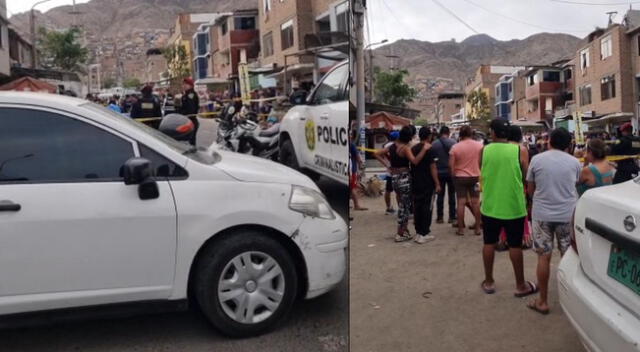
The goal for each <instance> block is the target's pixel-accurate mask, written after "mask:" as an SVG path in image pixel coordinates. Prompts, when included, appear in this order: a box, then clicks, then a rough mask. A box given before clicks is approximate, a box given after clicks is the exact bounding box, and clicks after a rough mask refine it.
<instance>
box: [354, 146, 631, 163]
mask: <svg viewBox="0 0 640 352" xmlns="http://www.w3.org/2000/svg"><path fill="white" fill-rule="evenodd" d="M358 149H359V150H364V151H365V152H369V153H375V152H377V151H378V150H382V149H371V148H363V147H358ZM638 158H640V154H638V155H609V156H607V161H620V160H624V159H638ZM578 160H580V162H584V158H578Z"/></svg>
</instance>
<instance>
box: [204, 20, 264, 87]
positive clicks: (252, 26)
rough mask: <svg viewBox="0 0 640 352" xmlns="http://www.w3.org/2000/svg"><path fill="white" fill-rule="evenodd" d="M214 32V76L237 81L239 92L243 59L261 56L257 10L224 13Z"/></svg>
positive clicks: (248, 59) (251, 59) (253, 60)
mask: <svg viewBox="0 0 640 352" xmlns="http://www.w3.org/2000/svg"><path fill="white" fill-rule="evenodd" d="M211 34H212V38H213V41H212V43H213V44H212V49H211V50H212V67H213V75H212V76H213V77H214V78H217V79H222V80H227V81H232V82H234V83H235V84H236V87H235V88H236V91H237V90H238V89H239V87H238V86H237V81H238V65H239V64H240V62H241V61H242V60H243V59H244V60H246V62H247V63H253V62H256V61H257V60H258V58H259V56H260V30H259V28H258V9H253V10H242V11H235V12H233V13H231V14H226V15H223V16H221V17H220V18H218V19H217V20H216V22H215V26H214V27H213V28H212V32H211ZM242 56H244V58H243V57H242Z"/></svg>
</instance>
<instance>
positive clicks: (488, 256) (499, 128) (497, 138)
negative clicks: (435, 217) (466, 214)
mask: <svg viewBox="0 0 640 352" xmlns="http://www.w3.org/2000/svg"><path fill="white" fill-rule="evenodd" d="M508 134H509V122H508V121H506V120H502V119H496V120H493V121H492V122H491V137H492V140H493V141H492V143H491V144H489V145H487V146H485V147H484V149H483V150H482V152H481V155H480V168H481V178H480V179H481V182H482V205H481V208H480V212H481V213H482V228H483V234H484V247H483V249H482V259H483V261H484V272H485V279H484V281H483V282H482V285H481V286H482V289H483V290H484V292H485V293H488V294H491V293H494V292H495V282H494V280H493V262H494V257H495V250H496V244H497V243H498V238H499V236H500V231H501V230H502V229H504V230H505V232H506V234H507V243H508V244H509V258H510V259H511V264H512V265H513V271H514V273H515V278H516V291H515V293H514V295H515V296H516V297H524V296H527V295H530V294H533V293H536V292H537V291H538V288H537V286H536V285H535V284H534V283H532V282H530V281H525V280H524V269H523V267H524V264H523V258H522V238H523V236H524V222H525V221H526V216H527V205H526V200H525V194H524V175H526V171H527V164H528V160H527V157H526V151H525V150H524V149H523V148H520V146H519V145H516V144H511V143H508V142H507V137H508Z"/></svg>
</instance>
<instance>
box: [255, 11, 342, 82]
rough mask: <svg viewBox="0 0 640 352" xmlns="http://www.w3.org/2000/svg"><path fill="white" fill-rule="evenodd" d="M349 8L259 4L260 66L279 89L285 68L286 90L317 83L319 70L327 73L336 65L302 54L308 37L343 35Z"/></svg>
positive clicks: (333, 62)
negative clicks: (266, 71)
mask: <svg viewBox="0 0 640 352" xmlns="http://www.w3.org/2000/svg"><path fill="white" fill-rule="evenodd" d="M348 6H349V2H348V1H347V0H338V1H336V0H311V1H309V0H286V1H281V0H259V18H260V20H259V28H260V35H261V40H260V41H261V44H262V45H261V55H260V66H261V67H263V68H264V67H269V68H272V69H273V71H274V72H275V73H274V75H273V77H274V78H276V79H277V80H278V85H279V86H280V87H283V86H284V82H283V81H284V72H283V68H284V67H285V64H286V66H287V69H286V71H287V87H297V86H304V85H310V84H311V83H313V82H314V81H316V80H317V79H318V77H319V73H320V71H321V69H324V70H328V68H330V67H331V66H333V65H334V64H335V61H333V60H324V61H323V60H322V59H318V58H316V57H314V56H313V55H302V54H301V52H303V51H305V50H306V49H309V48H308V46H307V45H306V44H307V43H306V42H307V41H308V39H307V38H309V35H314V34H321V33H330V32H342V33H344V34H345V35H346V34H347V32H348V30H349V19H348V16H349V15H348V12H349V11H348V8H349V7H348ZM318 41H321V40H316V42H318ZM328 41H329V42H331V38H329V39H328ZM310 44H311V43H310Z"/></svg>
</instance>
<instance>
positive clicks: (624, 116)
mask: <svg viewBox="0 0 640 352" xmlns="http://www.w3.org/2000/svg"><path fill="white" fill-rule="evenodd" d="M632 117H633V113H631V112H616V113H613V114H608V115H604V116H602V117H600V118H597V119H593V120H585V121H583V123H586V124H587V125H589V126H598V125H606V124H608V123H619V122H626V121H630V120H631V118H632Z"/></svg>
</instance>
